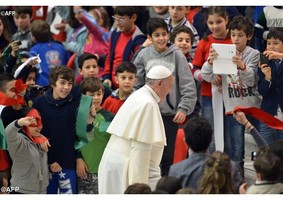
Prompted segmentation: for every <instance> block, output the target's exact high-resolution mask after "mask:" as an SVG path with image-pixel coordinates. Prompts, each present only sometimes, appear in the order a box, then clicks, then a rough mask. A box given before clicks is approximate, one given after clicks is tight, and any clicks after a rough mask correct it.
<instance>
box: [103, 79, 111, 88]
mask: <svg viewBox="0 0 283 200" xmlns="http://www.w3.org/2000/svg"><path fill="white" fill-rule="evenodd" d="M103 83H105V84H107V85H108V86H109V87H110V88H111V87H112V82H111V81H110V80H109V79H105V80H104V81H103Z"/></svg>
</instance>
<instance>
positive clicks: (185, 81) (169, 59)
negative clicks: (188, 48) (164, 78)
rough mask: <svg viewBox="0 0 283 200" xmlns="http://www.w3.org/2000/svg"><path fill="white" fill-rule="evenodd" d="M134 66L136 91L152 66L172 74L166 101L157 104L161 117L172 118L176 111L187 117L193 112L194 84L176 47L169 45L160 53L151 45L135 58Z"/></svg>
mask: <svg viewBox="0 0 283 200" xmlns="http://www.w3.org/2000/svg"><path fill="white" fill-rule="evenodd" d="M134 64H135V65H136V67H137V75H136V77H137V82H136V85H135V88H136V89H138V88H140V87H142V86H143V85H144V84H145V77H146V74H147V72H148V71H149V69H150V68H151V67H152V66H154V65H158V64H161V65H164V66H166V67H168V68H169V69H170V70H171V71H172V72H173V76H174V85H173V87H172V89H171V91H170V93H169V94H168V95H167V96H166V100H164V101H163V102H161V103H160V104H159V108H160V111H161V113H162V115H164V116H172V115H175V114H176V113H177V111H182V112H183V113H185V114H186V115H189V114H191V113H192V112H193V110H194V107H195V105H196V100H197V91H196V86H195V82H194V79H193V76H192V73H191V70H190V69H189V67H188V62H187V59H186V57H185V56H184V55H183V53H182V52H181V50H180V49H179V48H178V47H177V46H176V45H174V44H173V45H171V46H170V47H168V48H167V49H166V50H165V51H164V52H162V53H159V52H158V51H156V49H155V48H154V46H153V45H151V46H149V47H147V48H144V49H142V50H141V51H140V52H139V54H138V55H137V57H136V58H135V60H134Z"/></svg>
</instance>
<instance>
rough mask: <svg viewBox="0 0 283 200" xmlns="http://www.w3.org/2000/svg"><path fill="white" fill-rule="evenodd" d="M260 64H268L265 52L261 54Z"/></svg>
mask: <svg viewBox="0 0 283 200" xmlns="http://www.w3.org/2000/svg"><path fill="white" fill-rule="evenodd" d="M260 64H261V65H262V64H268V58H267V57H266V56H265V55H263V53H261V54H260Z"/></svg>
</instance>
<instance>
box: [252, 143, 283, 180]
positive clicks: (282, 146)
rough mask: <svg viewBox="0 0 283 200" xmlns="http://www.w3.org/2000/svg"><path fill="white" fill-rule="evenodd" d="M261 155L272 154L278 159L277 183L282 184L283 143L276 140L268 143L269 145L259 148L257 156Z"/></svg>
mask: <svg viewBox="0 0 283 200" xmlns="http://www.w3.org/2000/svg"><path fill="white" fill-rule="evenodd" d="M263 153H272V154H274V155H276V156H278V157H279V158H280V160H281V165H280V173H279V179H278V182H280V183H283V141H282V140H278V141H275V142H272V143H270V144H269V145H266V146H263V147H261V148H260V149H259V150H258V152H257V154H258V156H260V155H261V154H263Z"/></svg>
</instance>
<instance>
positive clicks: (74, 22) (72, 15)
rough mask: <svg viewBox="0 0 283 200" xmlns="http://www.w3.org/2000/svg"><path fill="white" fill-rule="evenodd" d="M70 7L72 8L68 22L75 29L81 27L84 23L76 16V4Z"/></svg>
mask: <svg viewBox="0 0 283 200" xmlns="http://www.w3.org/2000/svg"><path fill="white" fill-rule="evenodd" d="M69 8H70V13H69V17H68V18H67V23H68V24H69V25H70V27H72V28H73V29H76V28H79V27H80V26H81V25H82V24H81V23H80V22H79V21H78V20H77V19H76V18H75V13H74V6H69Z"/></svg>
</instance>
